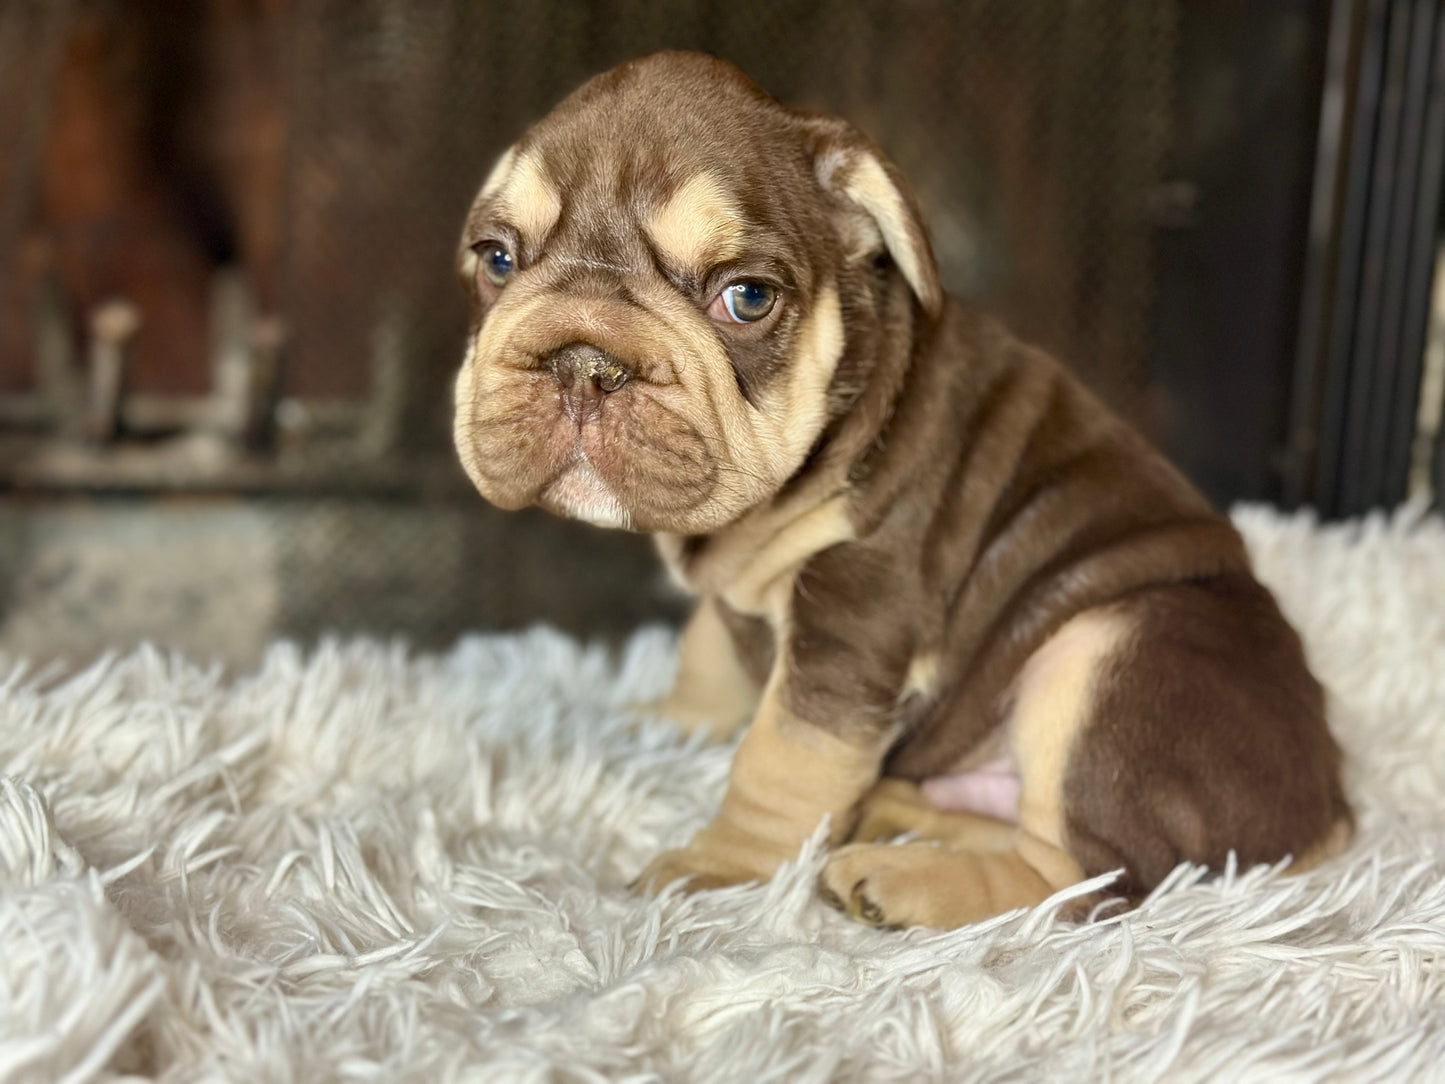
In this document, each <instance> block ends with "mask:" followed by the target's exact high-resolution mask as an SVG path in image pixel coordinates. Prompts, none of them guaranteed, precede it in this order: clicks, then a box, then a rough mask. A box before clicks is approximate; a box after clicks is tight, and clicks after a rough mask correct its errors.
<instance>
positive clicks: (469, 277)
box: [457, 146, 517, 290]
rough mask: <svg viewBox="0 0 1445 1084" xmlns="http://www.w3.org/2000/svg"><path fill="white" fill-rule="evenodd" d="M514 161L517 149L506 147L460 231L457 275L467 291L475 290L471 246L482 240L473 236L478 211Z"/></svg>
mask: <svg viewBox="0 0 1445 1084" xmlns="http://www.w3.org/2000/svg"><path fill="white" fill-rule="evenodd" d="M516 161H517V148H516V147H515V146H511V147H508V148H507V149H506V150H505V151H503V152H502V156H501V157H500V158H498V159H497V162H496V164H495V165H494V166H492V169H491V172H490V173H488V174H487V179H486V180H485V181H483V182H482V187H481V190H480V191H479V192H478V193H477V195H476V198H475V199H473V200H472V206H471V210H469V211H468V212H467V224H466V226H465V227H463V229H462V240H461V244H460V245H459V246H458V247H457V275H458V277H460V278H461V280H462V286H463V287H464V288H465V289H467V290H473V289H475V288H476V283H477V254H476V252H475V251H474V250H473V247H472V246H474V245H475V244H476V243H477V242H478V241H481V240H483V238H480V237H476V236H474V234H475V232H476V231H475V227H476V224H477V220H478V218H479V215H480V211H481V209H482V208H483V206H485V205H486V203H487V201H488V200H490V199H491V198H492V197H493V196H495V195H496V194H497V191H498V190H499V189H500V188H501V187H502V185H503V184H505V183H506V180H507V178H508V177H509V176H511V173H512V166H513V165H514V164H515V163H516Z"/></svg>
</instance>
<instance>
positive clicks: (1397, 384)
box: [1360, 0, 1437, 506]
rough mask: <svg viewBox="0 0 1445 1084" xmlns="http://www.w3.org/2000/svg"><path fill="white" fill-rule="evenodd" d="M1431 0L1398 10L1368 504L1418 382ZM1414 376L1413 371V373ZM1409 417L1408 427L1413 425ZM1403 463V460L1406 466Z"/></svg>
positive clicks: (1364, 495) (1380, 500)
mask: <svg viewBox="0 0 1445 1084" xmlns="http://www.w3.org/2000/svg"><path fill="white" fill-rule="evenodd" d="M1436 4H1437V0H1413V3H1412V4H1411V7H1412V8H1413V11H1411V12H1405V11H1400V12H1399V13H1398V14H1399V16H1400V17H1401V21H1402V22H1403V21H1406V18H1408V23H1409V35H1408V38H1407V42H1406V44H1407V46H1408V50H1409V53H1408V57H1407V58H1406V63H1405V71H1404V72H1403V76H1404V78H1403V90H1404V95H1403V101H1402V103H1401V109H1400V150H1399V154H1398V156H1397V158H1396V169H1395V178H1394V181H1395V183H1394V191H1393V192H1392V193H1391V196H1390V229H1389V235H1388V237H1387V239H1386V240H1385V242H1384V249H1383V252H1382V253H1381V256H1382V258H1383V260H1384V275H1385V278H1384V286H1383V288H1382V292H1381V299H1380V312H1379V330H1378V334H1377V337H1376V340H1375V366H1374V368H1375V378H1374V381H1373V386H1372V388H1371V394H1370V414H1369V420H1368V428H1367V430H1366V432H1365V433H1364V450H1363V453H1362V461H1361V464H1360V474H1361V502H1362V503H1363V504H1364V505H1366V506H1374V505H1382V504H1387V503H1392V502H1390V500H1389V496H1388V494H1389V492H1390V491H1391V490H1393V489H1395V488H1396V487H1395V486H1394V485H1391V484H1390V483H1391V481H1392V479H1390V477H1389V475H1388V470H1389V458H1390V456H1389V448H1390V446H1391V429H1392V426H1394V424H1395V419H1396V418H1397V417H1398V415H1399V410H1398V409H1397V408H1398V406H1399V404H1400V401H1401V400H1405V399H1407V400H1409V401H1410V403H1412V404H1413V403H1415V401H1416V392H1417V388H1416V386H1415V385H1412V384H1410V383H1409V381H1408V380H1407V379H1405V377H1406V369H1407V368H1408V366H1407V364H1406V362H1405V359H1403V358H1402V357H1401V354H1400V348H1401V340H1402V338H1403V337H1404V330H1405V310H1406V299H1405V289H1406V281H1407V278H1408V272H1409V269H1410V259H1409V256H1410V250H1411V242H1412V240H1413V238H1414V237H1415V236H1416V231H1417V230H1418V229H1419V228H1420V226H1421V225H1422V223H1421V222H1420V216H1419V213H1418V210H1419V208H1418V201H1417V199H1416V195H1417V192H1418V184H1419V181H1420V157H1421V153H1422V151H1423V144H1424V134H1425V101H1426V97H1427V92H1428V90H1429V86H1430V61H1431V59H1432V57H1433V54H1434V52H1435V48H1434V46H1435V14H1436ZM1416 379H1417V381H1418V377H1417V378H1416ZM1413 428H1414V427H1413V425H1412V426H1411V427H1410V429H1411V430H1412V431H1413ZM1407 469H1408V468H1407Z"/></svg>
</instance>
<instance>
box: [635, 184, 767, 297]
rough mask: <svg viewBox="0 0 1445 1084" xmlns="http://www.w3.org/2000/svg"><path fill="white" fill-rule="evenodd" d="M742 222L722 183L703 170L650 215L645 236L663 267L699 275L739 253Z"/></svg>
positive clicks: (740, 215) (740, 249) (739, 212)
mask: <svg viewBox="0 0 1445 1084" xmlns="http://www.w3.org/2000/svg"><path fill="white" fill-rule="evenodd" d="M742 221H743V216H742V212H741V211H740V210H739V208H738V205H737V203H736V202H735V201H734V200H733V198H732V197H731V196H730V195H729V194H728V192H727V189H726V188H724V187H723V184H722V182H721V180H719V179H718V177H717V176H716V175H715V174H713V173H709V172H707V171H706V170H704V171H703V172H701V173H695V174H693V175H692V176H691V177H689V178H688V179H687V180H686V181H684V182H683V183H682V184H681V185H679V186H678V188H677V190H676V191H675V192H673V193H672V195H671V196H669V197H668V199H667V202H666V203H664V204H663V205H662V206H661V207H659V208H658V209H657V210H655V211H654V212H653V213H652V216H651V217H650V218H649V219H648V221H647V232H648V235H649V236H650V237H651V238H652V241H653V243H654V244H655V245H657V247H658V248H659V249H660V250H661V252H662V257H663V260H664V262H665V263H667V264H668V265H669V266H671V267H674V268H684V269H688V270H692V271H699V272H700V271H704V270H706V269H707V268H708V267H710V266H711V265H713V264H717V263H721V262H722V261H723V260H730V259H732V258H734V257H735V256H737V255H739V254H740V253H741V252H742V239H741V237H740V235H739V226H740V225H741V223H742Z"/></svg>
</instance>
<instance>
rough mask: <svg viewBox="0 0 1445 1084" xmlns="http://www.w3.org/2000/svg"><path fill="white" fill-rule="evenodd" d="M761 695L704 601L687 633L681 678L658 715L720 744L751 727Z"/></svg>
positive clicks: (680, 662) (679, 664)
mask: <svg viewBox="0 0 1445 1084" xmlns="http://www.w3.org/2000/svg"><path fill="white" fill-rule="evenodd" d="M760 693H761V690H760V689H759V688H758V686H757V683H756V682H754V681H753V679H752V678H751V677H750V676H749V675H748V672H747V671H746V670H745V669H743V665H742V663H741V662H740V661H739V660H738V653H737V649H736V647H735V646H734V645H733V638H732V635H731V634H730V633H729V632H728V629H727V626H726V625H724V624H723V621H722V618H721V617H719V616H718V612H717V606H716V605H715V604H714V603H713V602H712V600H711V599H706V598H705V599H702V600H701V601H700V602H698V604H697V609H695V610H694V611H693V614H692V617H691V619H689V621H688V623H687V627H686V628H685V629H684V630H683V633H682V644H681V645H680V647H679V648H678V660H677V680H676V681H675V682H674V683H673V687H672V692H671V693H670V694H668V697H667V699H666V700H664V701H663V702H662V704H660V705H659V706H658V708H657V712H658V714H659V715H661V716H662V717H663V718H665V719H668V720H670V721H672V722H673V723H674V724H676V725H677V726H679V727H681V728H682V729H683V730H684V731H686V732H687V733H689V734H695V733H699V732H701V733H705V734H707V735H708V736H709V737H711V738H716V739H719V740H720V739H723V738H729V737H731V736H732V735H733V734H736V733H737V732H738V731H739V730H741V729H742V728H743V727H744V726H746V725H747V723H748V722H749V721H750V720H751V719H752V716H753V711H754V710H755V709H756V708H757V706H758V697H759V695H760Z"/></svg>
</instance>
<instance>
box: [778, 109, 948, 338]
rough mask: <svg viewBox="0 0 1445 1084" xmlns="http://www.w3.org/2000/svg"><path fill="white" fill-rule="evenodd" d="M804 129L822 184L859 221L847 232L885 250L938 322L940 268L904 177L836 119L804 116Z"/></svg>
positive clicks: (867, 141) (865, 245) (863, 244)
mask: <svg viewBox="0 0 1445 1084" xmlns="http://www.w3.org/2000/svg"><path fill="white" fill-rule="evenodd" d="M804 128H805V131H806V132H807V136H808V140H809V144H810V149H811V150H812V154H813V169H814V171H815V172H816V174H817V177H818V183H819V184H820V185H821V186H822V187H823V190H824V191H825V192H827V193H829V194H830V195H831V196H833V197H834V198H835V199H837V200H839V201H840V202H841V203H842V204H843V205H844V207H846V208H848V209H849V211H850V212H851V213H852V214H853V215H854V216H855V217H854V221H853V222H851V223H850V224H849V225H850V226H851V227H852V228H851V229H850V230H849V232H850V233H852V234H853V235H854V236H855V237H856V238H857V239H858V241H859V244H858V247H859V248H862V249H864V250H866V249H868V248H870V247H871V248H874V249H877V248H884V249H887V251H888V255H889V256H890V257H892V259H893V262H894V263H895V264H897V265H898V269H899V270H900V271H901V272H902V273H903V277H904V279H905V280H906V281H907V282H908V285H909V286H910V287H911V288H912V290H913V293H914V295H915V296H916V297H917V298H918V301H919V303H920V304H921V305H922V306H923V311H924V312H926V313H928V315H930V316H935V317H936V316H938V315H939V314H940V313H941V312H942V311H943V286H942V285H941V284H940V282H939V279H938V263H937V261H935V260H934V258H933V246H932V245H931V244H930V243H929V241H928V231H927V230H926V229H924V227H923V216H922V214H921V213H920V212H919V209H918V200H917V199H916V198H914V195H913V191H912V189H911V188H909V186H908V182H907V181H905V180H904V179H903V174H901V173H900V172H899V171H898V167H897V166H895V165H894V164H893V163H892V162H890V161H889V160H888V158H887V157H886V156H885V155H884V154H883V152H882V151H880V150H879V149H878V148H877V147H876V146H874V145H873V142H872V141H871V140H870V139H869V138H868V137H867V136H865V135H864V134H863V133H862V132H860V131H858V129H856V128H854V127H853V126H852V125H850V124H848V123H846V122H844V121H841V120H838V119H837V118H836V117H827V116H822V115H816V114H814V115H805V116H804ZM870 242H871V244H870ZM866 254H867V253H866V251H864V252H858V253H855V254H854V255H856V256H863V255H866Z"/></svg>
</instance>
